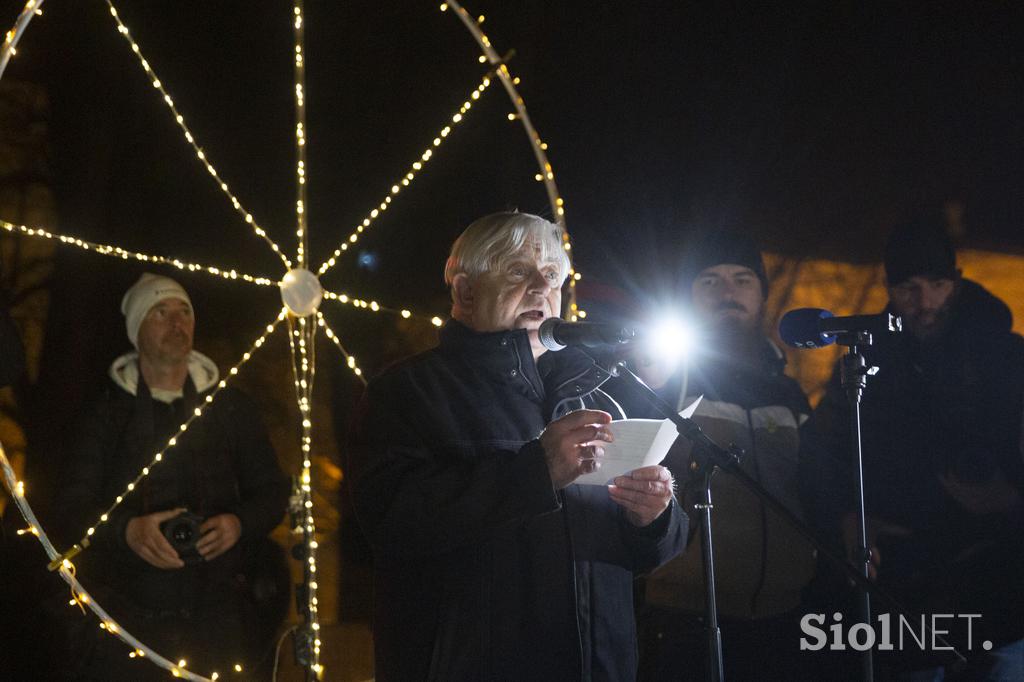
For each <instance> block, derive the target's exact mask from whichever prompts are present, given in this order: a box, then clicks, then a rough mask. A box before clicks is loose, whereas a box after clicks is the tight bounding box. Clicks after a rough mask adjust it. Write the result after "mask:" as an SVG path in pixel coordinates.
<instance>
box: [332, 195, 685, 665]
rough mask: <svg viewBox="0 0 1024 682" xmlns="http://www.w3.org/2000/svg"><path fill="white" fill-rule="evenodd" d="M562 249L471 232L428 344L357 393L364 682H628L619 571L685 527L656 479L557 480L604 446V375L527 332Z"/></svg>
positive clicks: (543, 237) (527, 223) (628, 579)
mask: <svg viewBox="0 0 1024 682" xmlns="http://www.w3.org/2000/svg"><path fill="white" fill-rule="evenodd" d="M563 237H564V232H563V230H562V228H561V227H559V226H557V225H555V224H552V223H550V222H548V221H546V220H544V219H542V218H538V217H536V216H532V215H528V214H521V213H499V214H494V215H490V216H486V217H484V218H481V219H479V220H477V221H476V222H474V223H473V224H472V225H470V226H469V227H468V228H467V229H466V231H465V232H463V234H462V235H461V236H460V237H459V238H458V240H456V242H455V244H454V246H453V247H452V251H451V256H450V257H449V259H448V263H447V266H446V268H445V280H446V281H447V283H448V285H449V287H450V288H451V294H452V319H451V320H450V321H449V322H448V323H447V324H446V325H445V326H444V328H443V329H442V330H441V333H440V343H439V345H438V346H437V347H435V348H433V349H431V350H429V351H427V352H425V353H422V354H420V355H417V356H415V357H413V358H410V359H408V360H406V361H404V362H402V363H400V364H398V365H397V366H395V367H392V368H391V369H389V370H388V371H386V372H385V373H383V374H382V375H381V376H380V377H378V378H376V379H375V380H374V381H372V382H370V385H369V387H368V388H367V392H366V395H365V396H364V399H363V402H362V404H361V407H360V415H359V419H358V420H357V427H356V428H355V430H354V432H353V442H352V448H351V453H350V454H351V461H350V466H349V472H348V473H349V476H350V480H351V481H352V489H353V498H354V501H355V507H356V512H357V515H358V517H359V520H360V522H361V523H362V525H363V527H364V528H365V530H366V531H367V534H368V536H369V537H370V541H371V544H372V545H373V548H374V562H375V567H374V570H375V587H376V602H375V613H374V636H375V644H376V667H377V679H378V680H380V681H381V682H388V681H390V680H552V681H554V680H558V681H562V680H632V679H634V678H635V676H636V664H637V661H636V638H635V624H634V621H633V593H632V590H633V577H634V575H635V574H636V573H638V572H642V571H647V570H650V569H652V568H654V567H655V566H658V565H659V564H661V563H663V562H665V561H667V560H668V559H669V558H671V557H672V556H673V555H675V554H676V553H677V552H679V551H680V550H681V549H682V547H683V545H684V543H685V537H686V526H687V522H686V517H685V516H684V515H683V514H682V513H681V512H680V511H679V509H678V506H677V505H676V504H675V502H674V501H673V489H672V479H671V476H670V475H669V473H668V471H667V470H666V469H664V468H663V467H660V466H653V467H646V468H643V469H638V470H636V471H634V472H632V473H631V474H629V475H627V476H623V477H619V478H617V479H615V481H614V482H613V483H614V484H613V485H608V486H600V485H599V486H594V485H578V484H574V481H576V479H577V478H578V477H579V476H580V475H582V474H584V473H588V472H591V471H593V470H595V469H596V468H597V467H599V465H600V458H601V456H602V455H603V450H602V447H601V444H602V443H604V442H610V441H612V440H613V439H614V434H613V433H612V429H611V428H610V427H609V422H610V421H611V415H610V414H609V413H608V412H605V411H602V410H600V409H598V408H600V407H602V406H604V405H609V406H610V405H612V403H611V402H610V401H608V399H607V396H605V395H604V394H603V393H602V392H601V391H600V390H599V388H598V387H599V386H600V384H601V383H602V382H603V381H604V380H605V379H607V374H606V373H604V372H603V371H602V370H601V369H600V368H599V367H597V366H596V365H595V364H594V362H593V361H592V360H591V359H590V358H588V357H587V356H585V355H583V354H582V353H580V352H579V351H577V350H575V349H571V348H570V349H565V350H562V351H558V352H545V349H544V347H543V346H542V345H541V343H540V341H539V338H538V332H537V330H538V328H539V327H540V324H541V322H542V321H543V320H544V319H545V318H548V317H554V316H558V315H559V314H560V312H561V288H562V284H563V282H564V281H565V279H566V277H567V276H568V272H569V259H568V257H567V256H566V252H565V250H564V248H563Z"/></svg>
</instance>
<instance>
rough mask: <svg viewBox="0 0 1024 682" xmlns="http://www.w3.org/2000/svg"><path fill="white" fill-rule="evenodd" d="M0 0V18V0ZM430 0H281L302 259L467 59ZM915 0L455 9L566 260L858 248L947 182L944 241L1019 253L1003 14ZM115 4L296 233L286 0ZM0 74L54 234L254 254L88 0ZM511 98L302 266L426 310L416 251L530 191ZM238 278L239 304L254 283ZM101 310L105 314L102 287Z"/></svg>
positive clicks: (381, 171)
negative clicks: (711, 232) (32, 153)
mask: <svg viewBox="0 0 1024 682" xmlns="http://www.w3.org/2000/svg"><path fill="white" fill-rule="evenodd" d="M7 4H8V8H7V12H8V16H11V17H12V16H13V13H14V12H15V11H16V6H17V5H20V3H14V5H15V6H11V3H7ZM437 4H438V3H437V2H422V3H420V2H411V1H408V0H407V1H404V2H401V3H371V2H333V1H331V2H328V1H326V0H309V1H308V2H307V7H306V12H307V68H308V76H307V78H308V80H307V96H308V105H309V130H308V137H309V140H310V157H309V167H310V169H309V173H310V185H309V191H310V204H311V206H310V211H311V213H310V227H311V232H312V234H313V247H312V248H313V258H314V260H317V259H318V257H319V258H320V259H322V258H323V257H325V256H326V255H327V254H328V253H329V251H330V250H331V249H333V247H334V246H335V245H336V243H337V242H338V241H339V240H340V239H341V238H343V237H344V236H345V235H347V234H348V233H349V231H350V230H351V229H352V228H353V227H354V225H355V224H356V223H357V222H358V221H359V220H360V219H361V218H362V216H363V215H364V214H365V213H366V211H368V210H369V209H370V208H372V207H373V206H374V205H376V204H377V203H378V202H379V201H380V200H381V198H383V196H384V194H385V193H386V192H387V189H388V188H389V187H390V186H391V184H392V182H393V181H394V180H395V179H396V178H398V177H400V176H401V174H402V173H403V172H404V170H405V169H406V168H407V166H408V164H409V163H410V162H411V161H412V160H414V158H415V157H416V156H418V155H419V153H420V152H421V151H422V150H423V149H424V148H425V147H426V146H427V145H428V144H429V142H430V140H432V138H433V137H434V135H435V133H436V131H437V130H438V129H439V128H440V127H441V126H442V125H443V124H444V122H445V119H446V118H447V117H448V116H449V115H450V114H451V113H452V112H453V111H454V110H455V109H456V108H457V107H458V105H459V103H460V102H461V101H462V100H463V99H464V98H465V96H466V95H467V94H468V93H469V92H470V91H471V90H472V89H473V88H474V87H475V85H476V83H477V82H478V80H479V77H480V74H481V73H482V71H483V68H484V67H482V66H481V65H480V64H478V62H477V60H476V56H477V54H478V52H477V50H476V46H475V43H474V42H473V41H472V39H471V38H470V36H469V34H468V33H467V32H466V31H465V30H464V29H463V27H462V26H461V24H460V23H459V22H458V20H457V19H456V18H455V17H454V16H453V15H452V13H450V12H449V13H444V14H443V13H441V12H439V11H438V7H437ZM939 4H941V3H921V4H904V5H901V6H900V7H896V6H895V4H894V3H887V4H885V5H881V4H880V5H879V6H877V7H867V6H864V5H863V4H862V3H818V4H817V6H812V5H811V4H809V3H808V4H807V6H806V7H801V6H799V5H793V6H790V7H781V8H780V7H764V8H760V9H757V8H752V7H749V6H748V3H726V4H716V7H715V8H713V9H709V3H676V2H633V3H621V2H617V3H610V2H577V1H572V2H536V1H534V2H525V1H511V0H487V1H484V0H471V1H470V2H469V3H468V9H469V10H470V11H471V12H473V13H474V14H478V13H482V14H485V15H486V17H487V19H486V23H485V24H484V26H485V28H486V29H487V31H488V33H489V35H490V37H491V39H492V41H493V43H494V44H495V46H496V47H497V49H498V50H499V52H504V51H505V50H507V49H509V48H515V49H516V50H517V55H516V57H515V58H514V60H513V61H512V64H511V68H512V71H513V72H514V73H516V74H518V75H520V76H521V77H522V79H523V84H522V93H523V95H524V97H525V99H526V102H527V105H528V107H529V109H530V112H531V115H532V117H533V119H534V122H535V124H536V126H537V128H538V130H539V132H540V134H541V135H542V137H543V138H544V139H545V140H546V141H547V142H549V144H550V149H549V154H550V157H551V160H552V163H553V165H554V169H555V172H556V177H557V180H558V182H559V186H560V189H561V191H562V194H563V196H564V197H565V201H566V206H567V211H568V213H567V218H568V224H569V228H570V231H571V232H572V234H573V235H574V239H575V241H576V244H577V250H576V253H577V257H578V259H579V264H580V266H581V269H582V270H583V271H584V272H585V273H594V274H600V275H601V276H602V277H603V278H604V279H607V280H610V281H613V282H622V281H624V278H625V277H627V276H634V275H635V273H636V272H638V271H642V272H649V271H650V270H651V266H652V264H655V265H656V264H658V263H659V262H664V261H666V260H670V254H672V253H673V252H674V251H675V250H676V249H678V247H679V245H680V243H681V241H682V240H683V238H684V236H685V234H686V233H687V231H688V230H692V229H694V228H697V227H705V226H712V227H713V226H717V225H725V224H733V225H743V226H746V227H749V228H750V229H753V230H754V231H756V232H757V234H759V235H760V237H761V239H762V242H763V243H764V245H765V246H766V247H768V248H771V249H773V250H781V251H784V252H787V253H793V254H800V255H829V256H834V257H842V258H846V259H851V260H864V259H871V258H875V257H876V256H877V254H878V253H879V251H880V249H881V244H882V242H883V240H884V232H885V229H886V228H887V227H888V226H889V225H891V224H892V222H893V221H895V220H897V219H899V218H901V217H904V216H907V215H909V214H911V213H914V212H918V211H921V210H923V209H926V208H934V207H937V206H941V204H942V202H944V201H946V200H949V199H956V200H960V201H963V202H964V203H965V205H966V208H967V225H968V228H969V242H970V243H974V244H978V245H984V246H990V247H993V248H998V249H1001V250H1014V251H1021V250H1022V249H1024V230H1022V229H1021V225H1022V222H1024V220H1022V219H1024V189H1022V187H1024V183H1022V180H1024V122H1022V121H1024V116H1022V114H1024V97H1022V87H1021V86H1022V82H1021V73H1022V70H1021V66H1022V65H1021V48H1020V47H1019V44H1020V41H1019V40H1015V37H1018V36H1019V34H1020V27H1021V26H1022V25H1024V22H1022V21H1021V19H1022V16H1021V15H1022V10H1021V9H1020V7H1019V6H1014V4H1013V3H984V2H979V3H956V7H955V8H953V9H942V8H938V7H937V5H939ZM118 6H119V9H120V11H121V16H122V17H123V18H124V20H125V22H126V23H127V24H128V26H129V27H130V28H131V29H132V31H133V32H134V35H135V37H136V39H137V40H138V42H139V44H140V45H141V46H142V48H143V51H144V53H145V54H146V56H147V57H148V58H149V61H150V62H151V63H152V65H153V67H154V68H155V70H156V72H157V73H158V75H159V76H160V77H161V79H162V80H163V82H164V84H165V86H166V87H167V88H168V90H169V91H170V93H171V94H172V95H173V96H174V98H175V101H176V102H177V104H178V106H179V108H180V109H181V111H182V112H183V113H184V114H185V116H186V119H187V120H188V121H189V123H190V124H191V126H192V127H193V130H194V132H195V134H196V137H197V139H198V140H199V141H200V143H201V144H202V145H203V146H204V148H205V149H206V151H207V153H208V156H209V158H210V159H212V160H213V162H214V164H215V165H216V166H217V167H218V169H220V170H221V171H222V174H223V176H224V177H225V178H227V179H228V181H229V183H230V184H231V185H232V188H233V190H234V191H235V192H236V193H237V194H238V196H239V197H240V198H241V199H242V202H243V203H244V204H245V205H246V206H247V207H248V208H249V209H250V210H251V211H252V213H253V214H254V215H255V216H256V218H257V220H259V221H260V222H261V223H262V224H263V225H264V226H265V227H267V228H268V231H269V232H270V234H271V235H272V236H273V237H274V238H275V239H277V240H278V241H279V242H280V243H281V244H282V246H287V247H288V248H289V250H292V249H294V239H293V223H294V218H293V208H292V207H293V201H294V189H293V182H294V181H293V177H294V176H293V170H292V168H293V149H292V125H293V122H292V99H291V61H290V52H291V49H292V47H291V40H292V37H291V27H290V23H289V16H290V11H291V10H290V5H289V3H286V2H271V1H269V0H264V1H261V2H256V3H254V2H237V1H233V2H227V1H221V2H191V1H185V0H146V1H145V2H142V1H140V0H136V1H135V2H129V1H128V0H125V2H123V3H119V5H118ZM7 77H10V78H25V79H32V80H36V81H39V82H42V83H44V84H45V85H46V86H47V87H48V89H49V92H50V95H51V100H52V115H51V130H52V134H51V140H52V149H51V165H52V169H53V173H54V178H53V179H54V187H55V189H56V190H57V198H58V209H59V211H60V223H61V224H60V229H61V230H62V231H65V232H69V233H74V234H77V235H80V236H83V237H89V238H93V239H97V240H99V241H106V242H111V243H115V244H120V245H123V246H125V247H128V248H136V249H139V250H142V251H148V252H154V253H166V254H169V255H176V256H180V257H182V258H186V259H192V260H197V261H201V262H206V263H215V264H221V265H227V266H234V267H238V268H239V269H242V270H245V271H248V272H253V273H256V274H266V275H271V276H277V275H279V274H280V270H279V264H278V263H277V262H276V261H275V259H274V258H273V257H272V255H270V253H269V250H267V249H266V248H265V247H264V245H263V244H262V243H261V242H260V241H259V240H257V239H256V238H254V237H252V236H251V234H250V233H249V232H248V228H247V226H245V225H244V224H243V223H242V222H241V220H240V219H239V218H238V217H237V216H236V215H235V214H234V213H233V212H232V211H231V209H230V206H229V205H228V204H227V202H226V200H224V198H223V197H222V196H221V195H220V194H219V192H218V191H217V190H216V188H215V187H214V186H213V183H212V182H211V181H210V179H209V178H208V177H207V176H206V173H205V171H204V170H203V169H202V167H201V166H200V165H199V164H198V163H197V162H196V161H195V159H194V158H193V157H192V155H191V152H190V151H189V150H188V149H187V148H186V146H185V144H184V141H183V140H182V137H181V134H180V133H179V132H177V130H176V127H175V126H174V125H173V122H172V121H171V119H170V116H169V115H168V113H167V112H166V110H164V109H163V105H162V103H161V102H160V99H159V97H158V96H157V95H156V93H155V92H154V91H153V89H152V88H151V87H150V86H149V84H148V82H147V80H146V79H145V77H144V76H143V74H142V72H141V69H140V68H139V67H138V65H137V64H136V63H135V61H134V59H133V57H132V55H131V52H130V50H129V49H128V47H127V45H126V44H124V42H123V41H122V40H121V38H120V36H118V35H117V33H116V31H115V29H114V25H113V22H112V21H111V19H110V17H109V15H108V14H107V12H106V7H105V5H104V3H102V2H100V1H99V0H89V1H85V0H80V1H77V2H70V1H67V0H50V2H48V3H47V4H46V5H45V15H44V16H43V17H41V18H39V19H37V20H36V21H35V22H34V23H33V24H32V26H31V27H30V29H29V31H28V33H27V35H26V37H25V39H24V41H23V42H22V45H21V48H20V50H19V55H18V57H17V58H16V60H15V62H14V64H13V65H12V67H11V68H10V69H9V71H8V74H7ZM509 110H510V105H509V102H508V100H507V98H506V97H505V95H504V93H503V92H502V91H501V89H500V88H498V87H493V88H492V89H491V90H490V91H488V92H487V93H486V95H485V96H484V98H483V99H482V100H481V104H480V105H479V107H477V108H475V109H474V110H473V111H472V112H471V114H470V116H469V117H468V119H467V121H466V123H464V124H463V125H462V126H460V127H459V128H457V129H456V132H455V133H453V135H452V138H451V139H450V141H449V142H448V143H446V144H445V146H444V147H442V148H441V150H440V151H439V152H438V153H437V154H436V155H435V157H434V160H433V161H432V162H431V163H430V164H429V165H428V166H427V168H426V170H424V172H423V173H422V174H421V175H420V177H419V178H417V180H416V182H415V183H414V185H413V187H412V188H410V190H408V191H406V192H403V193H402V195H400V197H399V200H398V202H397V203H396V205H395V208H394V209H392V210H390V211H388V212H387V213H386V214H385V215H384V217H383V218H381V219H380V220H378V221H377V223H375V225H374V227H373V228H372V229H371V230H370V232H369V233H368V235H367V237H366V239H365V240H364V242H363V245H364V248H367V249H370V250H373V251H374V252H375V253H377V254H378V256H379V259H380V267H379V269H378V270H377V271H376V272H369V271H366V270H360V269H357V268H355V267H354V259H353V258H352V256H351V255H350V256H348V257H347V258H346V259H344V260H343V261H342V263H341V264H340V265H339V267H338V268H336V270H335V271H332V272H331V273H330V274H328V275H327V276H326V277H325V278H324V285H325V286H326V287H327V288H329V289H333V290H336V291H348V292H350V293H363V294H365V295H367V296H378V297H380V299H381V300H382V301H389V302H394V303H396V304H398V305H408V306H410V307H418V308H420V309H424V310H428V311H430V312H432V313H433V312H443V311H444V308H443V301H444V296H445V293H444V290H443V284H442V282H441V276H440V272H441V267H442V264H443V260H444V257H445V254H446V250H447V248H448V246H449V245H450V243H451V241H452V239H453V238H454V237H455V236H456V235H457V234H458V232H459V231H460V230H461V229H462V227H464V226H465V225H466V224H467V223H468V222H469V221H471V220H472V219H473V218H475V217H477V216H479V215H482V214H484V213H487V212H490V211H493V210H500V209H506V208H511V207H517V208H519V209H521V210H525V211H531V212H541V213H546V212H548V211H549V209H548V208H547V204H546V198H545V195H544V192H543V189H542V187H541V185H540V184H539V183H536V182H535V181H534V180H533V174H534V173H535V172H536V168H535V166H534V163H533V159H532V155H531V152H530V149H529V147H528V145H527V143H526V140H525V136H524V134H523V131H522V129H521V127H519V126H518V124H513V123H509V122H508V121H507V120H506V119H505V114H506V113H507V112H508V111H509ZM64 258H65V262H64V263H63V266H64V267H65V270H64V271H65V272H67V273H68V275H67V277H68V278H69V279H68V281H71V282H72V283H73V284H71V285H69V286H71V287H72V290H73V291H76V292H77V291H80V290H81V289H80V287H82V286H85V285H84V284H83V282H85V281H92V279H95V275H96V274H98V273H102V274H103V275H104V277H103V278H101V279H103V280H104V281H105V282H106V283H105V284H102V285H98V284H91V285H89V286H91V287H93V288H92V289H91V290H90V291H92V292H93V294H94V295H95V297H96V298H97V299H98V300H102V299H103V298H104V297H106V298H107V302H109V301H110V300H114V301H115V302H116V300H119V292H120V291H122V290H123V288H124V287H125V286H126V285H127V284H128V283H129V282H130V281H131V279H133V278H134V277H135V276H136V274H137V270H133V269H131V268H121V266H119V265H117V264H111V263H110V262H107V261H103V259H100V258H98V257H96V256H91V255H88V254H85V255H78V254H71V255H67V256H64ZM659 259H660V260H659ZM101 261H102V262H101ZM317 262H319V260H317ZM107 275H109V276H107ZM76 277H77V278H79V279H78V280H76V279H75V278H76ZM195 281H196V282H197V283H198V282H199V281H200V280H199V279H196V280H195ZM189 283H190V284H191V280H190V281H189ZM197 285H198V284H197ZM213 286H214V288H217V287H216V285H213ZM96 287H99V289H97V288H96ZM225 288H227V289H229V291H228V292H227V293H223V292H222V291H218V293H215V294H211V296H214V297H222V298H221V299H218V300H219V301H220V302H219V303H217V305H218V306H220V304H221V303H223V305H224V306H226V307H229V308H230V306H231V305H232V304H231V301H232V300H234V301H236V302H237V298H235V299H232V297H233V296H236V295H237V294H236V290H235V289H232V288H231V285H227V287H220V290H223V289H225ZM264 298H265V299H266V301H265V305H263V304H262V303H261V304H260V305H259V306H258V307H259V308H260V309H261V310H262V309H263V308H266V310H267V311H270V310H272V309H273V308H274V307H275V306H276V305H278V303H277V302H276V301H277V299H276V298H275V296H274V294H273V292H272V291H268V292H266V294H265V295H264ZM439 306H441V307H440V309H439ZM236 308H237V305H236ZM246 309H247V310H248V308H246ZM268 314H269V312H268ZM101 315H105V316H106V319H108V320H115V321H116V319H117V311H116V309H115V310H111V306H107V308H105V309H104V311H103V312H102V313H101ZM260 315H262V312H261V313H260ZM83 333H86V332H83ZM356 350H357V351H358V350H359V349H356Z"/></svg>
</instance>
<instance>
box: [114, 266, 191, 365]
mask: <svg viewBox="0 0 1024 682" xmlns="http://www.w3.org/2000/svg"><path fill="white" fill-rule="evenodd" d="M168 298H176V299H178V300H179V301H184V302H185V303H188V304H189V306H191V305H192V301H191V299H189V297H188V293H187V292H186V291H185V289H183V288H182V286H181V285H180V284H178V283H177V282H175V281H174V280H173V279H171V278H170V277H163V276H162V275H154V274H153V273H151V272H144V273H142V276H141V277H139V281H138V282H136V283H135V284H133V285H132V287H131V289H129V290H128V291H126V292H125V294H124V298H122V299H121V312H122V313H124V324H125V328H126V329H127V331H128V340H129V341H131V342H132V345H133V346H135V347H136V348H138V347H139V327H141V326H142V320H143V319H144V318H145V317H146V313H148V312H149V309H150V308H152V307H153V306H155V305H156V304H157V303H159V302H160V301H163V300H165V299H168Z"/></svg>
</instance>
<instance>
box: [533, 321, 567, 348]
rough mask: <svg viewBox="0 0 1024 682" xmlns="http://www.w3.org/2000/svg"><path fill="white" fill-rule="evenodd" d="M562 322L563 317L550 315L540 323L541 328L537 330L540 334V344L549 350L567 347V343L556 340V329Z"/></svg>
mask: <svg viewBox="0 0 1024 682" xmlns="http://www.w3.org/2000/svg"><path fill="white" fill-rule="evenodd" d="M561 323H562V318H560V317H549V318H548V319H546V320H544V321H543V322H541V323H540V328H539V329H538V330H537V333H538V335H539V336H540V345H542V346H544V347H545V348H547V349H548V350H562V349H563V348H565V344H563V343H559V342H558V341H557V340H555V329H556V328H557V327H558V325H559V324H561Z"/></svg>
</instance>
